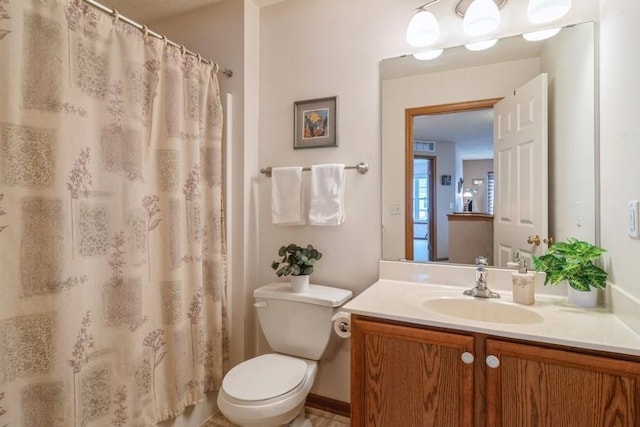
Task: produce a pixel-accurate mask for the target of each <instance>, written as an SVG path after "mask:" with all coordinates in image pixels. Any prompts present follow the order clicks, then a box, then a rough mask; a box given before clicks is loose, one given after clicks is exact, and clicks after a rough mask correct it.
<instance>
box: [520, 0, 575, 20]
mask: <svg viewBox="0 0 640 427" xmlns="http://www.w3.org/2000/svg"><path fill="white" fill-rule="evenodd" d="M569 9H571V0H530V1H529V7H528V8H527V18H529V21H531V22H533V23H534V24H544V23H546V22H551V21H555V20H556V19H558V18H561V17H563V16H564V15H566V13H567V12H569Z"/></svg>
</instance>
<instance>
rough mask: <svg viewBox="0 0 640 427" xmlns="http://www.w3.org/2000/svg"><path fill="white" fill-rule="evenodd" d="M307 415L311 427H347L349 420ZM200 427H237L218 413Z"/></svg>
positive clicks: (311, 411)
mask: <svg viewBox="0 0 640 427" xmlns="http://www.w3.org/2000/svg"><path fill="white" fill-rule="evenodd" d="M307 414H309V419H310V420H311V423H312V424H313V427H349V418H347V417H343V416H341V415H335V414H331V413H329V412H324V411H321V410H319V409H314V408H307ZM202 427H237V426H236V425H235V424H233V423H232V422H231V421H229V420H227V419H226V418H225V417H223V416H222V414H220V413H218V414H216V415H215V416H214V417H213V418H211V419H210V420H209V421H207V422H206V423H205V424H203V425H202Z"/></svg>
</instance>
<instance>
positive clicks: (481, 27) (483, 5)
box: [462, 0, 500, 36]
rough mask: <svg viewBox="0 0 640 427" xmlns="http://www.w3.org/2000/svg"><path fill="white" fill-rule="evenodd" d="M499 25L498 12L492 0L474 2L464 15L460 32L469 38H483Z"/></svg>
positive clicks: (476, 0) (475, 0)
mask: <svg viewBox="0 0 640 427" xmlns="http://www.w3.org/2000/svg"><path fill="white" fill-rule="evenodd" d="M498 25H500V10H498V6H497V5H496V4H495V2H494V1H493V0H474V1H473V2H472V3H471V4H470V5H469V8H468V9H467V11H466V13H465V14H464V19H463V21H462V30H463V31H464V32H465V34H467V35H469V36H483V35H485V34H489V33H490V32H492V31H494V30H495V29H496V28H498Z"/></svg>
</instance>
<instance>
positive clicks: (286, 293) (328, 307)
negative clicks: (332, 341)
mask: <svg viewBox="0 0 640 427" xmlns="http://www.w3.org/2000/svg"><path fill="white" fill-rule="evenodd" d="M253 296H254V298H255V304H254V306H255V307H256V310H257V311H258V319H259V321H260V326H261V328H262V332H263V333H264V335H265V337H266V338H267V341H268V342H269V345H270V346H271V349H272V350H273V353H268V354H263V355H261V356H258V357H254V358H253V359H249V360H247V361H245V362H242V363H240V364H239V365H237V366H235V367H234V368H233V369H231V370H230V371H229V372H228V373H227V374H226V375H225V376H224V378H223V380H222V387H221V388H220V391H219V392H218V408H219V409H220V411H221V412H222V414H223V415H224V416H225V417H226V418H227V419H228V420H230V421H232V422H233V423H235V424H238V425H240V426H247V427H248V426H260V427H272V426H273V427H275V426H282V425H289V426H291V427H311V422H310V421H309V420H308V419H306V417H305V410H304V404H305V401H306V399H307V395H308V394H309V391H310V390H311V386H313V382H314V380H315V377H316V373H317V371H318V360H320V357H321V356H322V353H324V350H325V348H326V347H327V343H328V342H329V338H330V336H331V333H332V331H333V324H332V321H331V318H332V316H333V315H334V313H335V312H336V310H337V308H339V307H340V306H342V305H343V304H344V303H345V302H347V301H348V300H349V299H350V298H351V296H352V293H351V291H348V290H345V289H338V288H332V287H329V286H321V285H309V290H308V291H307V292H300V293H296V292H293V291H292V290H291V285H290V284H289V283H284V282H278V283H270V284H268V285H265V286H262V287H260V288H258V289H256V290H255V291H254V292H253Z"/></svg>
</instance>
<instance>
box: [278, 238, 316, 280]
mask: <svg viewBox="0 0 640 427" xmlns="http://www.w3.org/2000/svg"><path fill="white" fill-rule="evenodd" d="M278 256H280V257H282V259H281V260H279V261H273V263H272V264H271V268H273V269H274V270H276V275H277V276H278V277H282V276H289V275H291V276H308V275H310V274H311V273H313V266H314V264H315V263H316V261H318V260H320V259H321V258H322V253H320V251H318V250H317V249H315V248H314V247H313V246H312V245H307V246H306V247H304V248H303V247H301V246H298V245H296V244H295V243H291V244H290V245H288V246H282V247H281V248H280V250H278Z"/></svg>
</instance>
